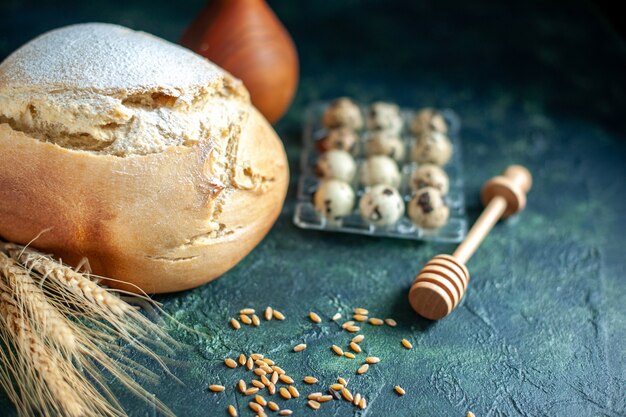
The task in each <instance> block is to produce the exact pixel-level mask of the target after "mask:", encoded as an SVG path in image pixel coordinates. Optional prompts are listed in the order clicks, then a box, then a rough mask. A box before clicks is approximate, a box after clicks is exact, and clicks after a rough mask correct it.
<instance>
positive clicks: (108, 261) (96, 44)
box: [0, 24, 288, 292]
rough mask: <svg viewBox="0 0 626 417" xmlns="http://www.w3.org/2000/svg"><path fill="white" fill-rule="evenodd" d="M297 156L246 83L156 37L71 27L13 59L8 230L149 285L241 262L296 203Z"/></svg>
mask: <svg viewBox="0 0 626 417" xmlns="http://www.w3.org/2000/svg"><path fill="white" fill-rule="evenodd" d="M287 183H288V168H287V161H286V156H285V152H284V149H283V146H282V143H281V142H280V140H279V138H278V137H277V136H276V133H275V132H274V131H273V129H272V128H271V126H270V125H269V123H268V122H267V121H266V120H265V119H264V118H263V117H262V116H261V115H260V114H259V113H258V111H257V110H256V109H255V108H254V107H253V106H252V105H251V104H250V101H249V97H248V93H247V91H246V89H245V88H244V87H243V85H242V84H241V82H240V81H238V80H237V79H235V78H233V77H232V76H231V75H229V74H228V73H226V72H225V71H223V70H222V69H220V68H219V67H217V66H215V65H214V64H212V63H210V62H209V61H207V60H206V59H204V58H202V57H200V56H198V55H196V54H194V53H192V52H190V51H188V50H186V49H184V48H181V47H179V46H176V45H173V44H170V43H168V42H166V41H164V40H161V39H159V38H156V37H153V36H151V35H148V34H145V33H141V32H134V31H131V30H129V29H126V28H123V27H120V26H115V25H108V24H83V25H75V26H69V27H66V28H62V29H58V30H55V31H52V32H49V33H47V34H44V35H42V36H40V37H39V38H36V39H34V40H33V41H31V42H29V43H28V44H26V45H24V46H23V47H22V48H20V49H18V50H17V51H16V52H14V53H13V54H12V55H11V56H9V57H8V58H7V59H6V60H5V61H4V62H3V63H2V64H0V236H1V237H2V238H4V239H8V240H11V241H14V242H17V243H27V242H28V241H30V240H31V239H33V238H34V237H35V236H37V235H38V234H39V233H40V232H42V231H43V230H47V231H46V232H44V233H43V234H41V236H40V237H39V238H38V239H36V240H35V241H34V243H33V246H34V247H35V248H38V249H41V250H44V251H48V252H52V253H54V254H55V255H57V256H59V257H62V258H63V260H64V261H67V262H70V263H77V262H79V261H80V260H81V259H82V258H83V257H86V258H87V259H88V260H89V264H90V266H91V268H92V269H93V271H94V273H96V274H100V275H104V276H107V277H111V278H115V279H120V280H125V281H129V282H131V283H132V284H135V285H138V286H139V287H141V288H142V289H143V290H145V291H147V292H170V291H178V290H183V289H186V288H191V287H194V286H197V285H200V284H202V283H204V282H206V281H208V280H210V279H213V278H215V277H217V276H219V275H221V274H222V273H224V272H225V271H227V270H228V269H230V268H231V267H232V266H233V265H235V264H236V263H237V262H238V261H239V260H241V258H243V257H244V256H245V255H246V254H247V253H248V252H249V251H250V250H252V248H254V246H255V245H256V244H257V243H258V242H259V241H260V240H261V239H262V238H263V236H264V235H265V234H266V233H267V231H268V230H269V228H270V227H271V225H272V224H273V222H274V221H275V219H276V218H277V216H278V214H279V212H280V210H281V206H282V203H283V201H284V198H285V193H286V188H287Z"/></svg>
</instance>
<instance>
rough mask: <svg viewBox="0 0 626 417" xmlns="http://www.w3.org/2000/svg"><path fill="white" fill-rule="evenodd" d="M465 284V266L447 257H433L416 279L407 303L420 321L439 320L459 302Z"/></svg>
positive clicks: (466, 281) (466, 282)
mask: <svg viewBox="0 0 626 417" xmlns="http://www.w3.org/2000/svg"><path fill="white" fill-rule="evenodd" d="M468 282H469V273H468V271H467V268H466V267H465V265H463V264H462V263H460V262H458V261H457V260H456V259H455V258H454V257H452V256H450V255H438V256H435V257H434V258H432V259H431V260H430V261H428V262H427V263H426V265H424V268H422V270H421V271H420V272H419V273H418V274H417V276H416V277H415V281H414V282H413V285H412V286H411V290H410V291H409V303H410V304H411V307H412V308H413V310H415V312H417V313H418V314H419V315H420V316H422V317H425V318H427V319H430V320H439V319H442V318H444V317H445V316H447V315H448V314H450V312H452V310H454V308H455V307H456V306H457V305H458V303H459V301H461V298H463V294H465V289H466V288H467V284H468Z"/></svg>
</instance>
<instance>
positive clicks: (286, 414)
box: [278, 408, 293, 416]
mask: <svg viewBox="0 0 626 417" xmlns="http://www.w3.org/2000/svg"><path fill="white" fill-rule="evenodd" d="M292 414H293V411H291V410H289V409H288V408H286V409H284V410H280V411H279V412H278V415H279V416H290V415H292Z"/></svg>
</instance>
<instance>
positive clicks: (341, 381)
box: [337, 377, 348, 387]
mask: <svg viewBox="0 0 626 417" xmlns="http://www.w3.org/2000/svg"><path fill="white" fill-rule="evenodd" d="M337 382H339V383H340V384H341V385H343V386H344V387H346V386H348V381H346V380H345V379H343V378H342V377H339V378H337Z"/></svg>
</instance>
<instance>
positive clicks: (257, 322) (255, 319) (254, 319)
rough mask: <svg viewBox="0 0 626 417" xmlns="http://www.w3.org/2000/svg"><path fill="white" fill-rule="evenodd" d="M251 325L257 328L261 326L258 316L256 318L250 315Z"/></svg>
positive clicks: (254, 315)
mask: <svg viewBox="0 0 626 417" xmlns="http://www.w3.org/2000/svg"><path fill="white" fill-rule="evenodd" d="M252 325H253V326H255V327H259V326H260V325H261V320H260V319H259V316H257V315H256V314H253V315H252Z"/></svg>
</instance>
